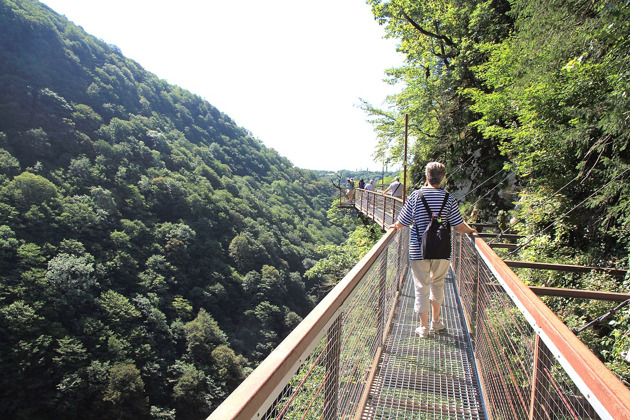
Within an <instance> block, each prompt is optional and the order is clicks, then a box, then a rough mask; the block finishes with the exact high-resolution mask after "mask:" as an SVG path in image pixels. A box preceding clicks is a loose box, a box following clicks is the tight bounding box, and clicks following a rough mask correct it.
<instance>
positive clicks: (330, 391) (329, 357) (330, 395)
mask: <svg viewBox="0 0 630 420" xmlns="http://www.w3.org/2000/svg"><path fill="white" fill-rule="evenodd" d="M342 318H343V315H339V316H338V317H337V319H335V320H334V321H333V323H332V325H331V326H330V327H329V328H328V331H327V332H326V337H327V338H326V377H325V379H324V419H325V420H336V419H337V418H338V417H337V411H338V407H339V359H340V358H341V323H342V321H341V319H342Z"/></svg>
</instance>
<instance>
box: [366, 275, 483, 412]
mask: <svg viewBox="0 0 630 420" xmlns="http://www.w3.org/2000/svg"><path fill="white" fill-rule="evenodd" d="M444 295H445V297H444V304H443V306H442V314H443V315H442V317H443V319H444V323H445V325H446V329H445V330H444V331H442V332H440V333H431V334H430V335H429V337H428V338H419V336H417V335H416V334H415V329H416V328H417V327H418V325H420V320H419V317H418V315H417V314H415V313H414V311H413V306H414V291H413V279H412V277H411V272H410V273H409V275H408V276H407V278H406V279H405V282H404V286H403V290H402V293H401V296H400V301H399V303H398V306H397V308H396V314H395V317H394V321H393V325H392V327H391V330H390V334H389V337H388V339H387V344H386V348H385V350H384V352H383V356H382V358H381V362H380V364H379V368H378V374H377V377H376V378H375V381H374V384H373V386H372V389H371V392H370V396H369V398H368V402H367V406H366V409H365V411H364V415H363V417H362V418H363V419H434V418H435V419H442V420H446V419H485V418H486V416H485V414H484V409H483V406H482V403H481V397H480V392H479V386H478V384H479V382H478V379H477V375H476V373H475V368H474V356H473V352H472V345H471V342H470V336H469V334H468V330H467V329H466V326H465V324H463V323H462V319H463V315H462V313H461V311H462V310H461V307H460V305H459V303H458V296H457V291H456V288H455V284H454V279H453V277H452V275H449V276H448V277H447V279H446V285H445V290H444Z"/></svg>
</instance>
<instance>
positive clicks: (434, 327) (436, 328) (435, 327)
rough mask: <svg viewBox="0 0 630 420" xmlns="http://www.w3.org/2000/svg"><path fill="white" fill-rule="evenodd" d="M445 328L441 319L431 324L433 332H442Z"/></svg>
mask: <svg viewBox="0 0 630 420" xmlns="http://www.w3.org/2000/svg"><path fill="white" fill-rule="evenodd" d="M444 328H445V327H444V322H442V320H441V319H438V320H437V321H433V322H432V323H431V332H437V331H442V330H443V329H444Z"/></svg>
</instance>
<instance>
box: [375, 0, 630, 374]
mask: <svg viewBox="0 0 630 420" xmlns="http://www.w3.org/2000/svg"><path fill="white" fill-rule="evenodd" d="M367 3H368V4H370V5H371V7H372V11H373V13H374V16H375V18H376V19H377V20H378V22H379V23H380V24H381V25H383V26H384V28H385V30H386V33H387V36H388V37H391V38H393V39H396V40H398V41H399V42H398V48H399V50H400V51H401V52H402V53H404V55H405V58H406V59H405V63H404V64H403V65H402V66H401V67H400V68H393V69H390V70H389V71H388V75H387V77H388V80H389V81H390V82H391V83H398V84H399V85H401V86H402V89H401V91H400V93H399V94H397V95H393V96H391V97H390V98H389V105H390V106H389V107H388V108H384V109H379V108H376V107H374V106H372V105H371V104H369V103H364V109H365V110H366V111H367V112H368V113H369V115H370V118H371V119H372V121H373V124H374V126H375V127H376V129H377V130H378V133H379V139H380V140H379V141H380V144H379V146H378V147H377V148H376V149H377V156H378V159H379V160H380V161H383V162H390V163H400V162H402V159H403V156H402V154H403V151H402V150H403V149H402V138H403V129H404V121H405V118H404V115H405V114H407V115H408V116H409V137H410V139H412V144H413V148H412V155H413V160H414V163H413V165H412V167H411V170H410V172H411V178H412V180H413V182H418V181H420V182H422V177H423V167H424V165H425V164H426V162H428V161H432V160H439V161H443V162H445V163H446V164H447V165H448V167H449V173H450V177H449V180H448V187H449V188H450V189H451V191H452V192H453V193H454V194H455V195H456V196H458V198H459V199H460V201H461V202H462V205H463V208H464V209H465V212H466V214H467V216H468V218H469V220H472V221H497V222H499V224H500V225H501V227H502V229H503V231H507V230H508V229H509V230H512V231H515V232H517V233H521V234H523V235H525V239H522V240H521V244H522V245H523V247H522V249H521V250H519V251H518V255H517V257H518V258H519V259H523V260H528V261H537V262H558V263H567V264H580V265H591V266H600V267H617V268H622V269H627V268H628V265H629V254H630V236H629V235H628V233H629V232H630V182H629V179H630V148H629V146H630V144H629V142H630V119H629V116H630V92H629V91H628V88H629V87H630V70H629V69H630V4H629V3H628V2H627V1H617V0H613V1H608V0H606V1H600V0H592V1H591V0H589V1H584V0H545V1H541V0H489V1H467V0H464V1H461V0H457V1H452V0H435V1H434V0H432V1H425V2H419V1H415V0H368V1H367ZM511 257H512V259H515V256H511ZM518 274H519V275H520V276H521V278H523V279H524V280H525V281H527V282H529V283H531V284H536V285H545V286H552V287H565V288H576V289H590V290H607V291H614V292H626V293H627V292H628V290H629V289H630V287H629V286H630V279H628V277H627V276H626V278H625V279H620V278H615V277H611V276H608V275H603V274H595V273H592V274H589V275H576V274H559V273H552V272H547V271H539V272H528V271H527V270H519V271H518ZM546 302H547V303H548V304H549V305H550V307H551V308H552V309H553V310H554V311H555V312H556V313H557V314H558V315H559V316H560V317H561V318H562V319H563V320H564V321H565V322H566V323H567V325H568V326H569V327H571V328H579V327H582V326H584V325H585V324H587V323H588V322H589V321H591V320H593V319H595V318H596V317H598V316H600V315H602V314H605V313H606V312H607V311H608V310H610V309H612V307H613V306H615V304H613V303H604V302H594V301H584V300H580V299H560V298H550V299H547V300H546ZM578 337H580V338H581V339H582V340H583V341H584V342H585V343H586V344H588V345H589V347H590V348H591V349H592V350H593V351H594V352H595V353H596V354H597V355H598V356H599V357H600V358H602V360H604V361H605V362H606V364H607V365H608V366H609V367H610V368H611V369H612V370H613V371H614V372H615V373H616V374H617V375H619V376H620V378H621V379H622V380H623V381H625V383H626V384H627V385H630V365H629V364H628V363H627V362H626V361H624V357H625V354H626V352H628V351H630V310H629V309H628V308H627V307H626V308H625V309H624V310H623V311H621V312H618V313H616V314H614V316H612V317H609V318H608V319H606V321H605V322H601V323H597V324H595V325H594V327H592V328H588V329H586V330H584V331H583V332H581V333H580V334H579V335H578Z"/></svg>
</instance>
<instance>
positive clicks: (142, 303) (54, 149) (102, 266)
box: [0, 0, 379, 419]
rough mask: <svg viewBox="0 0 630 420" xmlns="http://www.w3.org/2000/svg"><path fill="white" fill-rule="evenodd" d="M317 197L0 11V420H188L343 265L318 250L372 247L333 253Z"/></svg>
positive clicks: (156, 82)
mask: <svg viewBox="0 0 630 420" xmlns="http://www.w3.org/2000/svg"><path fill="white" fill-rule="evenodd" d="M296 141H299V134H298V135H297V136H296ZM335 196H336V190H335V189H334V187H333V186H332V184H331V182H330V179H329V178H323V177H321V176H320V175H318V174H316V173H315V172H311V171H305V170H301V169H299V168H296V167H294V166H293V165H292V164H291V163H290V162H289V161H288V160H287V159H285V158H283V157H281V156H279V155H278V153H276V152H275V151H274V150H271V149H268V148H266V147H265V146H264V145H262V144H261V143H260V142H259V141H258V140H257V139H255V138H253V137H252V135H251V134H250V133H249V132H248V131H247V130H245V129H243V128H241V127H238V126H236V125H235V124H234V122H233V121H232V120H231V119H230V118H229V117H228V116H227V115H225V114H223V113H221V112H220V111H219V110H218V109H216V108H215V107H213V106H212V105H211V104H209V103H208V102H207V101H206V100H203V99H201V98H199V97H197V96H195V95H194V94H192V93H190V92H187V91H185V90H182V89H180V88H178V87H177V86H171V85H169V84H167V83H166V82H164V81H163V80H160V79H159V78H158V77H157V76H155V75H153V74H151V73H149V72H148V71H146V70H144V69H143V68H141V67H140V66H139V65H138V64H137V63H135V62H134V61H132V60H130V59H127V58H125V57H124V56H123V55H122V54H121V53H120V51H119V50H118V49H117V48H116V47H115V46H112V45H107V44H106V43H104V42H102V41H100V40H98V39H96V38H94V37H92V36H90V35H88V34H86V33H85V32H84V31H83V30H82V29H81V28H79V27H77V26H75V25H74V24H72V23H71V22H69V21H68V20H67V19H66V18H64V17H62V16H60V15H58V14H56V13H54V12H53V11H52V10H50V9H49V8H47V7H46V6H44V5H42V4H40V3H38V2H37V1H34V0H0V276H1V277H0V372H1V373H2V374H1V375H0V376H1V379H0V417H1V418H5V419H9V418H21V419H50V418H67V419H71V418H91V419H99V418H108V419H114V418H116V419H124V418H133V419H142V418H156V419H170V418H181V419H199V418H204V417H205V416H206V415H208V414H209V413H210V412H211V411H212V409H213V408H214V407H215V406H216V405H217V404H218V403H219V402H221V401H222V399H223V398H224V397H225V396H226V395H227V394H229V393H230V392H231V390H233V389H234V388H235V387H236V386H237V385H238V384H239V382H240V381H241V380H242V379H243V378H244V376H245V375H246V374H247V373H248V371H250V370H251V369H252V368H254V367H255V366H256V365H257V363H258V362H260V360H262V359H263V358H264V357H265V356H266V355H267V354H268V353H269V352H270V351H271V350H272V349H273V348H274V347H275V346H276V345H277V344H278V343H279V342H280V340H281V339H282V338H283V337H284V336H286V335H287V334H288V333H289V332H290V331H291V330H292V329H293V328H294V327H295V326H296V325H297V324H298V323H299V322H300V320H301V319H302V317H304V316H305V315H306V314H307V313H308V312H309V311H310V310H311V309H312V307H313V306H314V305H315V304H316V303H317V301H318V299H319V298H320V297H321V295H322V294H323V293H325V291H326V290H327V288H329V287H330V285H331V284H334V281H335V278H336V276H339V275H340V273H342V272H343V270H347V268H348V267H349V266H351V265H352V263H353V262H352V261H351V260H344V261H341V262H336V263H335V264H334V265H333V266H331V265H330V264H329V263H326V260H327V259H326V256H327V255H329V253H330V251H331V250H332V249H334V248H330V247H335V246H340V247H344V249H351V250H352V251H353V252H355V251H356V249H357V248H366V247H367V248H369V246H371V243H373V240H374V237H376V236H378V233H379V232H372V231H370V230H369V229H363V228H360V229H358V230H357V232H358V233H353V234H352V235H354V236H351V237H349V233H350V232H353V231H354V230H355V229H356V228H357V227H356V226H355V225H354V222H353V221H352V219H349V218H348V217H344V216H343V215H341V214H338V213H336V212H335V211H333V214H332V215H329V208H330V207H331V203H332V202H333V200H334V198H335ZM357 235H358V236H359V237H361V238H362V240H363V241H364V242H362V243H363V245H362V246H361V247H357V246H355V245H353V243H356V241H355V242H352V240H354V239H352V238H355V239H356V237H357ZM357 252H358V251H357ZM327 253H328V254H327ZM352 255H355V254H352Z"/></svg>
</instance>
